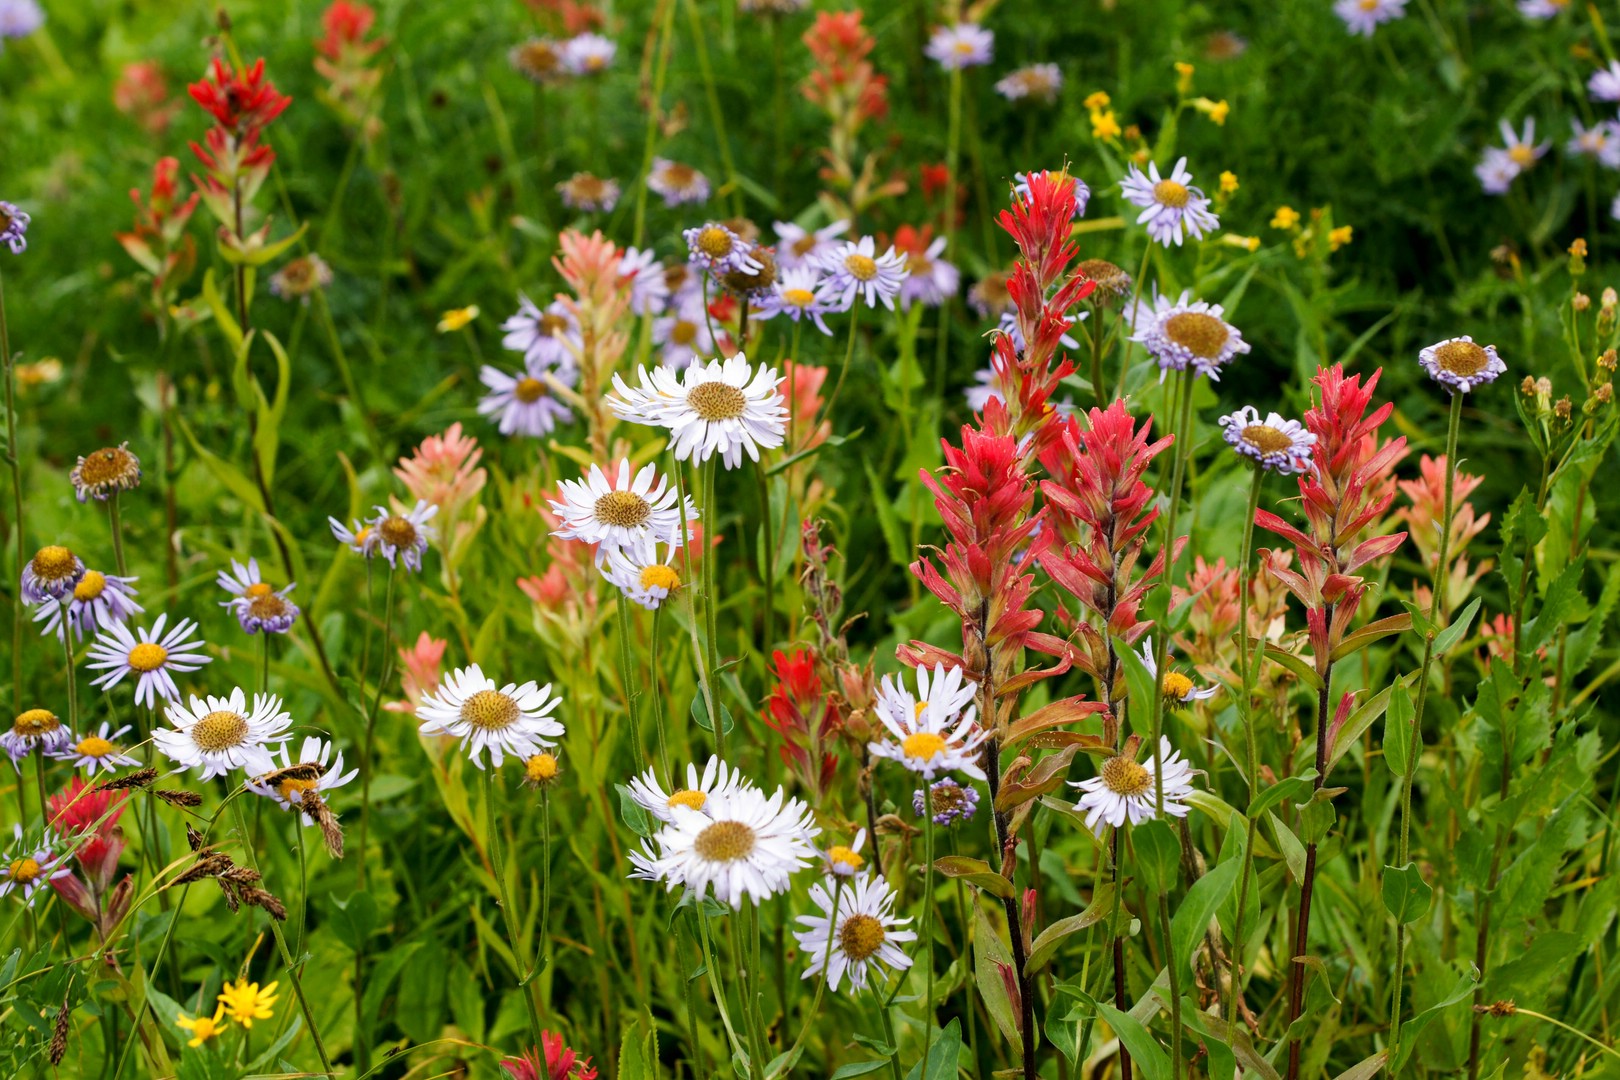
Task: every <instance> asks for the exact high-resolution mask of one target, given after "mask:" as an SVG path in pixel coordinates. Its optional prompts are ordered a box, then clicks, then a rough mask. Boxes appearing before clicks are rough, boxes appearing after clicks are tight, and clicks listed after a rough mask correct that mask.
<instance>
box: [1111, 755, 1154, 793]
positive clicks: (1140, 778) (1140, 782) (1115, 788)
mask: <svg viewBox="0 0 1620 1080" xmlns="http://www.w3.org/2000/svg"><path fill="white" fill-rule="evenodd" d="M1102 782H1103V787H1106V788H1107V789H1108V790H1109V791H1112V792H1113V793H1114V794H1115V795H1140V794H1142V793H1143V792H1144V791H1146V790H1147V789H1148V788H1150V787H1152V786H1153V777H1152V776H1150V775H1148V771H1147V770H1146V769H1144V768H1142V766H1141V765H1140V764H1138V763H1137V762H1136V760H1135V759H1133V758H1128V757H1126V756H1125V755H1123V754H1121V755H1120V756H1118V757H1111V758H1109V759H1108V760H1107V761H1105V762H1103V766H1102Z"/></svg>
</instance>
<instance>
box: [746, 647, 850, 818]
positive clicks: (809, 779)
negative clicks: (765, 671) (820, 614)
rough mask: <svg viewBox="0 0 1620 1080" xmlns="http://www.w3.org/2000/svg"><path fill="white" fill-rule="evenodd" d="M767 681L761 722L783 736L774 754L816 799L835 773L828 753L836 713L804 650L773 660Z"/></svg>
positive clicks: (836, 725)
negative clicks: (769, 687) (772, 684)
mask: <svg viewBox="0 0 1620 1080" xmlns="http://www.w3.org/2000/svg"><path fill="white" fill-rule="evenodd" d="M771 661H772V664H771V675H772V677H773V678H775V680H776V686H775V687H774V688H772V690H771V695H770V698H769V699H767V701H766V703H765V708H764V709H763V710H762V711H761V713H760V717H761V719H763V720H764V721H765V723H766V724H767V725H768V726H769V727H770V728H771V729H772V730H773V731H775V732H776V733H777V734H779V735H781V736H782V745H781V747H779V748H778V751H777V752H778V753H780V754H781V755H782V763H783V764H785V765H786V766H788V768H790V769H792V770H793V771H794V774H795V775H797V776H798V778H799V781H800V782H801V783H802V784H803V785H804V787H805V790H807V791H812V792H814V793H815V794H816V795H817V796H818V797H819V796H821V795H824V794H825V793H826V792H827V791H828V789H829V787H830V786H831V784H832V779H833V773H834V771H835V770H836V769H837V767H838V757H837V755H835V754H833V753H830V752H829V751H828V748H829V747H831V746H833V745H834V744H835V743H834V740H835V739H836V738H837V736H838V731H839V728H840V727H841V718H840V715H839V712H838V709H837V708H836V706H835V705H834V703H833V701H832V699H831V698H830V696H829V695H828V693H827V689H826V685H825V683H824V681H823V679H822V677H821V672H820V669H819V665H818V663H817V660H816V657H815V656H814V655H813V654H811V653H810V652H808V651H806V650H804V649H795V650H793V652H792V653H783V652H782V651H781V650H780V649H778V650H777V651H775V652H773V653H772V654H771Z"/></svg>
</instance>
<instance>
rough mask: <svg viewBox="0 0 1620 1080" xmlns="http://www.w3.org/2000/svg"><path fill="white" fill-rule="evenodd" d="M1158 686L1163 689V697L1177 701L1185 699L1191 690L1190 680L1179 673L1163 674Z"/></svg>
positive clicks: (1169, 672)
mask: <svg viewBox="0 0 1620 1080" xmlns="http://www.w3.org/2000/svg"><path fill="white" fill-rule="evenodd" d="M1159 685H1160V686H1161V687H1162V688H1163V691H1164V696H1165V697H1167V698H1174V699H1175V700H1177V701H1180V700H1182V699H1183V698H1185V697H1186V696H1187V695H1188V694H1189V693H1191V692H1192V688H1193V683H1192V680H1191V679H1189V678H1187V676H1185V675H1183V674H1182V673H1181V672H1179V671H1167V672H1165V673H1164V678H1163V679H1160V680H1159Z"/></svg>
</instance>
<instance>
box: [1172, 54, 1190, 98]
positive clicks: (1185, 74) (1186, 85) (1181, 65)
mask: <svg viewBox="0 0 1620 1080" xmlns="http://www.w3.org/2000/svg"><path fill="white" fill-rule="evenodd" d="M1193 70H1194V69H1193V66H1192V65H1191V64H1188V63H1185V62H1184V61H1180V60H1178V61H1176V93H1178V94H1185V93H1186V92H1187V91H1188V90H1191V89H1192V77H1193Z"/></svg>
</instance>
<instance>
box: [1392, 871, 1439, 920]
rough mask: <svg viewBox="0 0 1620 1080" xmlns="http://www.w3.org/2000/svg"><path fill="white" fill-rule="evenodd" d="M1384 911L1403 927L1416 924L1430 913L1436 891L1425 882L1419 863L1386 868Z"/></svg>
mask: <svg viewBox="0 0 1620 1080" xmlns="http://www.w3.org/2000/svg"><path fill="white" fill-rule="evenodd" d="M1383 889H1384V909H1385V910H1386V911H1388V912H1389V913H1390V914H1391V915H1393V916H1395V921H1396V922H1397V923H1399V924H1400V925H1402V926H1405V925H1407V924H1408V923H1415V922H1417V921H1418V920H1419V919H1421V918H1423V916H1425V915H1427V914H1428V913H1429V904H1430V903H1431V902H1432V901H1433V899H1434V890H1433V889H1431V888H1430V887H1429V883H1428V882H1427V881H1424V880H1423V871H1421V870H1419V869H1418V865H1417V863H1411V862H1409V863H1407V864H1406V865H1405V866H1386V867H1384V882H1383Z"/></svg>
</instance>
